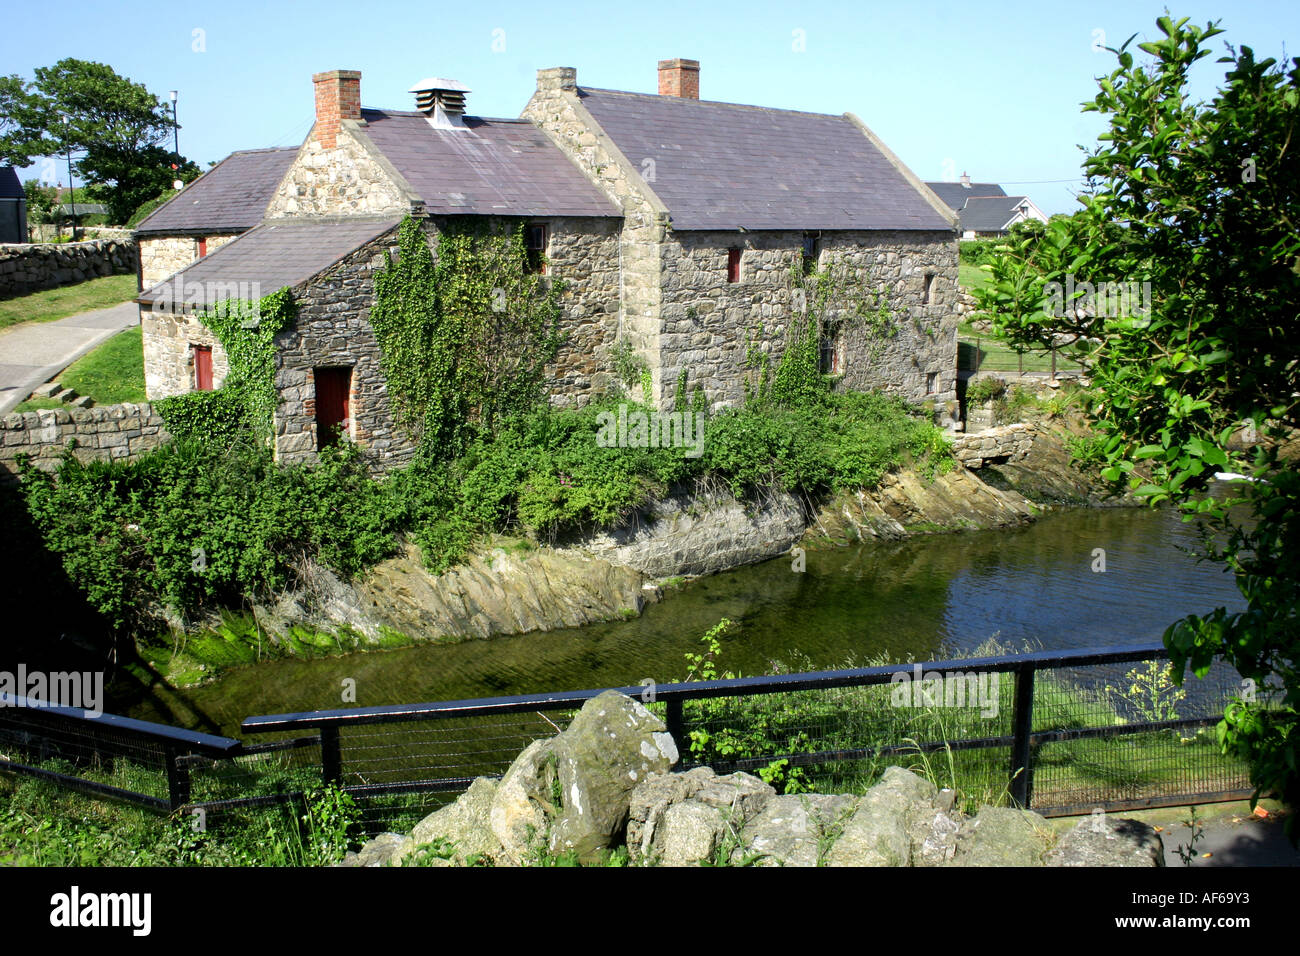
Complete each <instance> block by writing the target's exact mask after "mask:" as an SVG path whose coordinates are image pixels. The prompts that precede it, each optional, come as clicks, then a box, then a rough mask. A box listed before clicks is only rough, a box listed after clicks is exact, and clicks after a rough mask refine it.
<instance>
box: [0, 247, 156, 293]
mask: <svg viewBox="0 0 1300 956" xmlns="http://www.w3.org/2000/svg"><path fill="white" fill-rule="evenodd" d="M138 255H139V251H138V249H137V248H136V243H135V241H134V240H131V239H125V240H124V239H96V240H92V241H90V242H65V243H53V242H52V243H41V244H39V245H0V299H10V298H13V297H15V296H20V295H26V294H28V293H29V292H39V291H40V290H41V289H54V288H57V287H58V286H62V285H72V284H73V283H77V282H85V281H86V280H87V279H98V278H99V277H101V276H111V275H126V274H131V273H134V272H135V270H136V264H137V261H138Z"/></svg>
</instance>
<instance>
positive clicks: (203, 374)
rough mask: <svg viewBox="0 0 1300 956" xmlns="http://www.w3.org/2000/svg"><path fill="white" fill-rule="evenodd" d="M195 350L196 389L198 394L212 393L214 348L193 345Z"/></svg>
mask: <svg viewBox="0 0 1300 956" xmlns="http://www.w3.org/2000/svg"><path fill="white" fill-rule="evenodd" d="M190 348H192V349H193V350H194V389H195V391H198V392H210V391H212V346H210V345H192V346H190Z"/></svg>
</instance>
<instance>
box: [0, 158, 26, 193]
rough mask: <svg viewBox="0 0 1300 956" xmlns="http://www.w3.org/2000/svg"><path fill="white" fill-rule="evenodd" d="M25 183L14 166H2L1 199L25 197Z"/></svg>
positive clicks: (0, 178)
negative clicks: (20, 179)
mask: <svg viewBox="0 0 1300 956" xmlns="http://www.w3.org/2000/svg"><path fill="white" fill-rule="evenodd" d="M24 198H26V194H25V193H24V192H23V184H22V183H20V182H19V181H18V173H17V171H15V170H14V168H13V167H12V166H0V199H24Z"/></svg>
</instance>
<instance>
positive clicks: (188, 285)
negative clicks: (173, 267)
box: [150, 275, 262, 318]
mask: <svg viewBox="0 0 1300 956" xmlns="http://www.w3.org/2000/svg"><path fill="white" fill-rule="evenodd" d="M150 291H151V292H153V293H156V295H154V298H153V304H152V305H151V306H150V308H151V309H152V311H154V312H172V313H180V312H206V311H208V310H209V309H211V308H213V307H215V306H216V305H217V304H218V303H220V302H236V301H242V302H251V303H253V314H252V315H251V316H250V317H251V318H256V312H257V304H258V303H259V302H261V301H262V283H260V282H185V281H183V280H182V279H181V278H180V276H179V275H178V276H176V277H175V278H173V279H171V280H170V281H168V282H163V283H162V284H161V285H157V286H155V287H154V288H153V289H152V290H150Z"/></svg>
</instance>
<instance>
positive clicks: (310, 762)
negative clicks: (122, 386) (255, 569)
mask: <svg viewBox="0 0 1300 956" xmlns="http://www.w3.org/2000/svg"><path fill="white" fill-rule="evenodd" d="M621 690H622V691H623V692H624V693H628V694H630V695H634V696H635V695H638V694H639V693H642V692H643V689H642V688H622V689H621ZM1236 690H1237V681H1236V679H1235V675H1233V674H1232V672H1231V671H1228V670H1226V669H1218V670H1215V671H1212V672H1211V674H1210V675H1209V676H1207V677H1206V678H1205V679H1203V680H1194V679H1190V678H1189V680H1188V682H1187V684H1186V685H1185V686H1182V687H1179V686H1177V685H1175V684H1174V683H1173V681H1172V678H1171V676H1170V675H1169V674H1168V662H1167V660H1166V659H1165V651H1164V649H1163V648H1162V647H1159V646H1158V645H1154V646H1146V647H1139V648H1124V649H1100V650H1093V651H1077V652H1059V653H1058V652H1037V653H1032V654H1020V655H1010V656H1004V657H994V658H978V659H970V660H956V661H948V662H943V663H928V664H911V665H899V666H893V667H873V668H861V669H855V670H840V671H821V672H814V673H800V674H784V675H770V676H767V677H754V678H741V679H734V680H714V681H699V682H692V683H685V684H674V685H667V686H660V687H658V688H657V689H655V690H654V692H653V694H649V695H645V696H643V697H642V699H643V700H647V706H648V707H649V708H650V710H651V711H652V712H654V713H656V714H657V715H658V716H659V717H660V718H661V719H663V720H664V721H665V723H666V724H667V726H668V729H669V730H670V731H671V732H672V733H673V736H674V737H675V739H676V741H677V744H678V748H679V751H680V752H681V757H682V765H683V767H690V766H700V765H707V766H710V767H712V768H713V769H714V770H716V771H717V772H719V773H727V772H731V771H737V770H743V771H747V772H750V773H755V774H758V775H760V776H762V777H763V778H764V779H766V780H767V781H768V782H770V783H772V784H773V785H774V786H776V787H777V788H778V789H780V790H782V791H784V792H787V793H797V792H803V791H819V792H823V793H853V792H858V793H861V792H863V791H865V790H866V788H867V787H869V786H870V785H871V784H872V783H873V782H874V781H875V779H876V778H877V777H878V776H879V775H880V774H881V773H883V771H884V769H885V768H886V767H888V766H890V765H895V764H898V765H902V766H906V767H909V768H911V769H914V770H917V771H919V772H921V773H923V774H924V775H925V776H927V777H928V778H929V779H931V780H932V781H934V782H935V783H936V784H938V785H939V786H948V787H952V788H954V789H956V790H958V791H959V792H960V793H961V794H962V795H963V797H964V798H965V800H966V801H967V804H968V805H969V806H972V807H973V806H974V805H976V804H981V803H1005V802H1008V801H1013V802H1018V803H1020V804H1022V805H1025V806H1030V807H1032V808H1033V809H1036V810H1038V811H1039V812H1042V813H1046V814H1066V813H1082V812H1088V811H1089V810H1091V809H1094V808H1096V807H1104V808H1117V809H1118V808H1131V807H1135V806H1143V805H1159V804H1176V803H1178V802H1188V801H1191V800H1194V801H1197V802H1204V801H1208V800H1213V799H1230V798H1233V797H1237V796H1241V795H1244V794H1245V793H1247V792H1249V784H1248V774H1247V770H1246V768H1245V767H1244V765H1242V764H1241V763H1240V762H1238V761H1236V760H1233V759H1232V758H1229V757H1226V756H1224V755H1223V754H1222V753H1221V752H1220V750H1219V747H1218V746H1217V742H1216V740H1215V734H1214V724H1215V723H1216V722H1217V721H1218V719H1219V718H1220V717H1221V715H1222V713H1223V709H1224V706H1225V704H1226V702H1227V701H1228V700H1229V699H1230V698H1231V697H1232V696H1233V693H1234V692H1235V691H1236ZM599 693H601V691H600V690H587V691H573V692H565V693H560V694H549V695H546V694H543V695H524V696H518V697H503V698H490V699H481V700H469V701H451V702H443V703H433V704H414V705H403V706H397V707H378V708H364V709H357V710H351V711H348V710H339V711H318V712H313V713H308V714H289V715H274V716H268V717H254V718H249V719H248V720H246V721H245V722H244V732H245V734H246V735H248V739H246V740H245V741H243V742H241V741H238V740H234V739H230V738H217V737H210V736H207V735H202V734H192V733H190V732H188V731H180V730H177V729H175V728H169V727H160V726H158V725H151V724H144V723H143V722H140V721H130V720H126V719H124V718H112V716H111V715H104V717H103V718H101V719H99V720H92V719H78V718H77V717H76V715H73V714H70V713H66V712H55V711H53V710H45V711H42V710H40V709H23V708H10V707H0V768H7V769H10V770H17V771H18V772H26V773H36V774H38V775H39V774H44V775H45V776H46V778H47V779H50V780H52V781H54V782H56V783H58V784H59V785H61V786H66V787H70V788H74V789H76V788H82V789H89V790H90V791H91V792H92V793H93V794H96V795H100V796H118V797H124V798H126V799H130V800H132V801H133V802H136V803H138V804H140V805H143V806H147V807H150V808H152V809H156V810H163V811H167V810H171V811H176V810H178V809H193V808H200V809H202V810H203V811H204V812H207V813H212V814H222V813H240V812H243V811H244V810H247V809H251V808H257V807H261V806H267V805H270V804H275V803H283V802H292V801H294V800H301V799H302V798H303V796H304V794H308V793H311V792H315V791H317V790H319V789H320V788H321V786H322V785H323V784H329V783H333V784H337V785H339V786H341V787H342V788H343V789H344V790H345V791H347V792H348V793H349V794H350V795H351V797H352V798H353V799H354V801H355V802H356V804H357V805H358V807H359V808H360V809H361V811H362V823H363V826H364V828H365V829H366V830H367V831H368V832H370V833H372V834H373V833H376V832H380V831H382V830H399V831H401V830H409V829H410V828H411V827H412V826H413V825H414V824H415V823H416V822H418V821H419V820H420V819H421V818H422V817H423V816H425V815H427V814H428V813H429V812H432V810H434V809H437V808H438V807H440V806H443V805H445V804H446V803H447V802H449V801H451V800H453V799H455V798H456V796H458V795H459V794H460V793H461V792H463V791H464V790H465V789H466V788H467V787H468V786H469V784H470V783H471V782H472V781H473V780H474V779H475V778H476V777H499V776H500V775H501V774H503V773H504V772H505V771H506V770H507V769H508V768H509V766H510V764H511V763H512V762H513V761H514V760H515V758H516V757H517V756H518V755H519V753H520V752H521V751H523V750H524V749H525V748H526V747H527V746H528V745H529V744H530V743H532V742H533V741H536V740H541V739H546V738H550V737H554V736H555V735H557V734H559V733H561V732H562V731H563V730H564V729H565V728H566V727H567V726H568V725H569V723H570V722H571V720H572V719H573V717H574V715H575V714H576V713H577V711H578V709H579V708H580V707H581V706H582V705H583V704H584V703H585V702H586V701H587V700H589V699H590V698H592V697H595V696H597V695H598V694H599ZM110 718H111V719H110Z"/></svg>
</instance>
